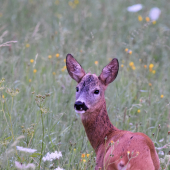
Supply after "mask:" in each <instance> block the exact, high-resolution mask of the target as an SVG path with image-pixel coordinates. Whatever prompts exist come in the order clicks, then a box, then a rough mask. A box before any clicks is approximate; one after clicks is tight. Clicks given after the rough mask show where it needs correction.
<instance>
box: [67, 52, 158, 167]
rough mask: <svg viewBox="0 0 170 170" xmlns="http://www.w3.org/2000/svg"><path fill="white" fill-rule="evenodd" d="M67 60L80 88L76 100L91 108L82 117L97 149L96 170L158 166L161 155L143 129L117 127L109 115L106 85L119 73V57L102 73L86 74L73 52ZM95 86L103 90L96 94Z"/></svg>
mask: <svg viewBox="0 0 170 170" xmlns="http://www.w3.org/2000/svg"><path fill="white" fill-rule="evenodd" d="M66 64H67V69H68V72H69V74H70V76H71V77H72V78H73V79H74V80H76V81H77V82H78V85H77V87H78V88H79V89H80V90H79V92H78V93H77V94H76V100H80V99H81V100H83V101H85V104H86V105H87V107H88V108H89V109H88V110H87V111H86V112H85V113H83V114H81V120H82V123H83V125H84V128H85V131H86V134H87V137H88V139H89V141H90V143H91V145H92V147H93V148H94V150H95V153H96V167H95V170H98V169H100V168H101V169H103V170H159V169H160V165H159V158H158V155H157V153H156V150H155V147H154V144H153V142H152V141H151V139H150V138H149V137H148V136H147V135H145V134H143V133H132V132H130V131H123V130H119V129H117V128H116V127H115V126H113V125H112V123H111V122H110V119H109V117H108V114H107V110H106V102H105V97H104V93H105V89H106V87H107V85H108V84H109V83H111V82H112V81H113V80H114V79H115V78H116V76H117V73H118V68H119V66H118V61H117V59H113V60H112V61H111V62H110V63H109V64H108V65H107V66H106V67H105V68H104V69H103V71H102V73H101V75H100V76H99V77H97V76H96V75H94V74H90V73H88V74H85V72H84V70H83V69H82V67H81V66H80V65H79V64H78V63H77V61H76V60H75V59H74V58H73V57H72V56H71V55H70V54H68V55H67V60H66ZM74 68H76V70H74ZM74 74H75V75H74ZM95 89H98V90H100V94H99V95H94V93H93V91H94V90H95Z"/></svg>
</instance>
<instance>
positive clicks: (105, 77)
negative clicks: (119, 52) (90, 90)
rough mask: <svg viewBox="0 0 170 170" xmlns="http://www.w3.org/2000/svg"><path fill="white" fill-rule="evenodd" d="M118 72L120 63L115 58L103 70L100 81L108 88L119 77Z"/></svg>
mask: <svg viewBox="0 0 170 170" xmlns="http://www.w3.org/2000/svg"><path fill="white" fill-rule="evenodd" d="M118 71H119V62H118V59H117V58H114V59H113V60H112V61H111V62H110V63H109V64H108V65H107V66H105V67H104V68H103V70H102V73H101V74H100V76H99V79H100V80H101V81H102V83H104V84H105V85H106V86H107V85H108V84H109V83H111V82H112V81H113V80H114V79H115V78H116V77H117V74H118Z"/></svg>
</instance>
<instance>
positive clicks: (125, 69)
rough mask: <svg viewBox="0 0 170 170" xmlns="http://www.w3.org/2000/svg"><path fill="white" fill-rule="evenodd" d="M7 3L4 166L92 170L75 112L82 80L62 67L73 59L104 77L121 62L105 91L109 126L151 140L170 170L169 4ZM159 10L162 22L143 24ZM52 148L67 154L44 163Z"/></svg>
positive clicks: (0, 90)
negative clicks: (112, 63)
mask: <svg viewBox="0 0 170 170" xmlns="http://www.w3.org/2000/svg"><path fill="white" fill-rule="evenodd" d="M137 2H138V3H142V4H143V5H144V8H143V9H142V10H141V11H139V12H137V13H130V12H128V11H127V10H126V8H127V7H128V6H130V5H133V4H135V3H137ZM0 4H1V5H0V79H1V78H2V80H1V81H0V101H1V102H0V169H10V170H11V169H16V167H15V161H17V162H21V163H22V164H26V165H27V164H31V163H32V164H34V165H35V166H36V169H49V168H51V169H55V168H57V167H58V166H59V167H61V168H63V169H65V170H73V169H74V170H78V169H83V170H84V169H88V170H91V169H94V166H95V154H94V152H93V149H92V147H91V145H90V143H89V141H88V139H87V136H86V134H85V130H84V127H83V125H82V123H81V120H80V117H79V115H78V114H76V113H75V111H74V108H73V105H74V100H75V86H76V82H74V81H73V80H72V79H71V78H70V77H69V75H68V73H67V70H66V67H65V57H66V55H67V54H68V53H71V54H72V55H73V56H74V57H75V58H76V59H77V60H78V61H79V63H80V64H81V65H82V66H83V68H84V69H85V70H86V72H91V73H96V74H97V75H99V74H100V73H101V70H102V68H103V67H104V66H105V65H107V64H108V63H109V61H110V60H111V59H112V58H115V57H116V58H118V60H119V64H120V70H119V74H118V77H117V79H116V80H115V81H114V82H113V83H112V84H110V86H109V87H108V89H107V91H106V102H107V110H108V114H109V117H110V119H111V122H112V123H113V125H115V126H116V127H117V128H119V129H124V130H130V131H132V132H138V131H140V132H143V133H145V134H147V135H148V136H149V137H150V138H151V139H152V140H153V142H154V144H155V147H156V148H158V150H157V151H158V153H159V157H160V159H161V166H162V169H164V168H165V169H168V167H169V169H170V166H169V165H168V163H169V162H168V156H167V155H168V153H169V151H170V147H169V148H168V147H167V148H161V147H163V146H166V145H168V143H170V135H168V131H170V98H169V96H170V66H169V64H170V10H169V9H170V1H169V0H162V1H160V0H150V1H147V0H142V1H135V0H129V1H125V0H119V1H111V0H107V1H105V0H93V1H92V0H74V1H62V0H4V1H3V0H2V1H1V2H0ZM155 6H156V7H159V8H160V9H161V11H162V13H161V16H160V18H159V19H158V20H157V21H156V24H155V23H152V22H151V21H149V22H147V21H146V20H145V18H146V17H147V16H148V13H149V10H150V9H151V8H152V7H155ZM139 15H140V16H141V17H142V18H143V20H142V21H139V20H138V16H139ZM8 41H13V42H11V43H6V42H8ZM15 41H17V42H15ZM4 43H6V44H4ZM125 49H128V50H125ZM3 78H4V79H5V80H4V79H3ZM169 133H170V132H169ZM23 136H24V138H23ZM16 146H22V147H24V148H32V149H36V150H37V151H36V152H35V153H27V152H22V151H19V150H17V148H16ZM55 151H61V153H62V157H61V158H59V159H58V160H54V161H53V162H49V161H46V162H44V161H43V160H42V157H44V156H45V155H46V154H47V153H48V152H49V153H52V152H55ZM82 154H85V155H82ZM87 154H90V155H88V156H87ZM84 156H85V157H84Z"/></svg>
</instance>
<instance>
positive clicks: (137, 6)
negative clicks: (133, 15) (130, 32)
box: [127, 4, 143, 12]
mask: <svg viewBox="0 0 170 170" xmlns="http://www.w3.org/2000/svg"><path fill="white" fill-rule="evenodd" d="M142 8H143V5H142V4H135V5H132V6H129V7H127V10H128V11H129V12H138V11H140V10H141V9H142Z"/></svg>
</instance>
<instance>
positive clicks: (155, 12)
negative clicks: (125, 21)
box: [149, 7, 161, 21]
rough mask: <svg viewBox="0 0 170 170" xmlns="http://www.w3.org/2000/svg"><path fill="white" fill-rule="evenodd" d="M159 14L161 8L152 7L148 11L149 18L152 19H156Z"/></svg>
mask: <svg viewBox="0 0 170 170" xmlns="http://www.w3.org/2000/svg"><path fill="white" fill-rule="evenodd" d="M160 14H161V10H160V9H159V8H158V7H154V8H152V9H151V10H150V12H149V18H150V19H151V20H152V21H156V20H157V19H158V18H159V16H160Z"/></svg>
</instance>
